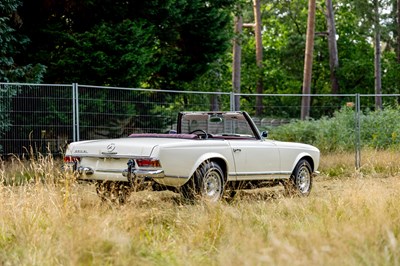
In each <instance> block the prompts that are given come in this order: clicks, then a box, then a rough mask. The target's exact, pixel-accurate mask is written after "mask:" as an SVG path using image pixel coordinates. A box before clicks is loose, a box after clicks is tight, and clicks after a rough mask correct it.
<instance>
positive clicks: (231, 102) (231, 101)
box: [230, 92, 235, 111]
mask: <svg viewBox="0 0 400 266" xmlns="http://www.w3.org/2000/svg"><path fill="white" fill-rule="evenodd" d="M230 111H235V93H234V92H231V93H230Z"/></svg>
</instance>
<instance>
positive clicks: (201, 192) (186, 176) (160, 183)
mask: <svg viewBox="0 0 400 266" xmlns="http://www.w3.org/2000/svg"><path fill="white" fill-rule="evenodd" d="M319 159H320V152H319V150H318V149H317V148H316V147H314V146H311V145H307V144H300V143H292V142H280V141H275V140H269V139H267V133H266V132H259V130H258V129H257V127H256V125H255V124H254V122H253V120H252V119H251V118H250V116H249V115H248V114H247V113H246V112H182V113H179V115H178V121H177V130H176V131H171V132H169V133H167V134H155V133H152V134H132V135H130V136H129V137H126V138H119V139H107V140H89V141H79V142H73V143H71V144H69V146H68V149H67V152H66V154H65V157H64V168H66V169H70V170H72V171H73V172H74V173H76V175H77V178H78V179H80V180H88V181H95V182H96V189H97V192H98V194H99V196H100V197H101V198H103V199H107V200H112V201H117V202H120V203H122V202H124V201H125V199H126V197H127V195H129V193H130V192H131V191H137V190H142V189H145V188H148V187H151V188H153V189H154V190H159V189H171V190H174V191H176V192H180V193H182V195H183V196H184V197H185V198H188V199H205V200H209V201H217V200H219V199H220V198H221V197H222V196H223V195H224V192H225V191H235V190H237V189H247V188H256V187H263V186H271V185H277V184H283V185H284V187H285V191H286V192H288V193H290V194H292V195H293V194H298V195H308V194H309V193H310V190H311V187H312V177H313V175H314V174H315V173H317V169H318V165H319ZM225 194H226V193H225Z"/></svg>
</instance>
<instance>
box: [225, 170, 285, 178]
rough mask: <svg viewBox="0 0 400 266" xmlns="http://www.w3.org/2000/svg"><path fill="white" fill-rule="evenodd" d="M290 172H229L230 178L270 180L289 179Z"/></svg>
mask: <svg viewBox="0 0 400 266" xmlns="http://www.w3.org/2000/svg"><path fill="white" fill-rule="evenodd" d="M291 174H292V173H291V172H266V173H229V176H230V177H231V178H229V179H230V180H235V179H236V180H272V179H289V178H290V175H291Z"/></svg>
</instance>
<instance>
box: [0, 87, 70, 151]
mask: <svg viewBox="0 0 400 266" xmlns="http://www.w3.org/2000/svg"><path fill="white" fill-rule="evenodd" d="M71 88H72V86H71V85H34V84H0V90H1V101H0V117H1V120H2V122H1V127H0V134H1V141H0V146H1V153H2V154H4V155H8V154H19V155H21V154H26V153H37V152H41V153H47V152H52V153H54V154H59V153H62V151H63V149H65V147H66V144H67V143H69V142H70V141H71V140H72V127H71V125H72V120H73V112H72V90H71Z"/></svg>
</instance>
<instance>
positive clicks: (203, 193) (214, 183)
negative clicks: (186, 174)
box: [182, 161, 225, 202]
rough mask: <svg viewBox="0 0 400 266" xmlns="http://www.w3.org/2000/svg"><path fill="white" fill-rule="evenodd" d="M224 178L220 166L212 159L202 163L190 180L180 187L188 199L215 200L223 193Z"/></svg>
mask: <svg viewBox="0 0 400 266" xmlns="http://www.w3.org/2000/svg"><path fill="white" fill-rule="evenodd" d="M224 186H225V178H224V172H223V171H222V169H221V167H220V166H219V165H218V164H217V163H215V162H212V161H206V162H204V163H202V164H201V165H200V166H199V168H197V170H196V172H195V173H194V174H193V176H192V177H191V178H190V180H189V181H188V182H187V183H186V184H185V185H184V186H183V187H182V194H183V196H184V197H185V198H186V199H189V200H205V201H210V202H216V201H218V200H219V199H220V198H221V197H222V194H223V193H224Z"/></svg>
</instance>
